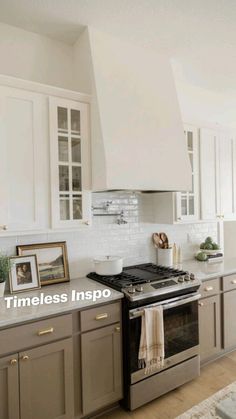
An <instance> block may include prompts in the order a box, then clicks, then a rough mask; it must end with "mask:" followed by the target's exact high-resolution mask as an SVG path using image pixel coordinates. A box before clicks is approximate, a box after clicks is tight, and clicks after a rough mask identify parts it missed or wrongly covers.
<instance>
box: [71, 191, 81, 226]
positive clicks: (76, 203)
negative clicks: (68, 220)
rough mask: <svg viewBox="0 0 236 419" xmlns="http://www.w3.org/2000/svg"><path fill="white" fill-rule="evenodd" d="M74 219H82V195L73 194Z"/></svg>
mask: <svg viewBox="0 0 236 419" xmlns="http://www.w3.org/2000/svg"><path fill="white" fill-rule="evenodd" d="M73 219H74V220H81V219H82V199H81V197H80V196H73Z"/></svg>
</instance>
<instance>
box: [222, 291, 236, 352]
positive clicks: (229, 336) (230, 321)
mask: <svg viewBox="0 0 236 419" xmlns="http://www.w3.org/2000/svg"><path fill="white" fill-rule="evenodd" d="M235 301H236V290H235V291H230V292H226V293H224V294H223V318H224V349H230V348H233V347H234V346H236V323H235V314H236V306H235Z"/></svg>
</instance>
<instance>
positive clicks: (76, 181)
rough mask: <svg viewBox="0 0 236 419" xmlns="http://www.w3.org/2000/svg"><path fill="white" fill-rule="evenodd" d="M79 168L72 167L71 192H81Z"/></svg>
mask: <svg viewBox="0 0 236 419" xmlns="http://www.w3.org/2000/svg"><path fill="white" fill-rule="evenodd" d="M81 189H82V185H81V167H77V166H73V167H72V190H73V191H78V192H79V191H81Z"/></svg>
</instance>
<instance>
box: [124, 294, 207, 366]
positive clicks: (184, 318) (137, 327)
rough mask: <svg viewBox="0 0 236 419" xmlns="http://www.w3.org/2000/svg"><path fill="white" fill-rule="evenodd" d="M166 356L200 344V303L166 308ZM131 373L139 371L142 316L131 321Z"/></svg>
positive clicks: (195, 302)
mask: <svg viewBox="0 0 236 419" xmlns="http://www.w3.org/2000/svg"><path fill="white" fill-rule="evenodd" d="M163 313H164V339H165V358H169V357H171V356H173V355H176V354H179V353H180V352H183V351H185V350H187V349H190V348H192V347H194V346H196V345H198V344H199V336H198V303H197V301H193V302H191V303H188V304H183V305H181V306H179V307H175V308H171V309H168V310H164V312H163ZM129 325H130V330H129V338H130V340H129V342H130V344H129V355H130V357H129V358H130V368H131V371H130V373H131V374H132V373H133V372H136V371H138V369H139V367H138V352H139V341H140V334H141V317H137V318H135V319H131V320H130V322H129Z"/></svg>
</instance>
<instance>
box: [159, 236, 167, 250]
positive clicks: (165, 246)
mask: <svg viewBox="0 0 236 419" xmlns="http://www.w3.org/2000/svg"><path fill="white" fill-rule="evenodd" d="M159 235H160V239H161V241H162V243H163V247H162V248H163V249H168V248H169V240H168V237H167V235H166V233H160V234H159Z"/></svg>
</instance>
